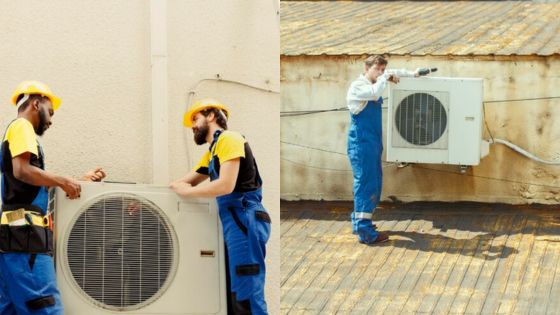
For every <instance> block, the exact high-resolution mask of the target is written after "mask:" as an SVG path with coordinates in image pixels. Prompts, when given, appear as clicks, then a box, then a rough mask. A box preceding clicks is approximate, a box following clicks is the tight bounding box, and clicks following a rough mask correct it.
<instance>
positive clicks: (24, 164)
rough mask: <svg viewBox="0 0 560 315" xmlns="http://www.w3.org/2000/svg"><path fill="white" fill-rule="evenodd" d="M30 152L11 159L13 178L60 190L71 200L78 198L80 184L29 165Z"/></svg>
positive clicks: (33, 184)
mask: <svg viewBox="0 0 560 315" xmlns="http://www.w3.org/2000/svg"><path fill="white" fill-rule="evenodd" d="M31 154H32V153H30V152H24V153H22V154H20V155H18V156H16V157H14V158H13V159H12V165H13V171H14V177H15V178H16V179H18V180H20V181H22V182H24V183H26V184H29V185H32V186H48V187H55V186H56V187H60V188H62V189H63V190H64V191H65V192H66V194H67V195H68V197H70V198H71V199H74V198H78V197H79V196H80V191H81V188H80V184H79V183H78V182H77V181H76V180H74V179H72V178H69V177H64V176H60V175H56V174H53V173H51V172H47V171H44V170H42V169H41V168H39V167H36V166H33V165H31V164H30V163H29V161H30V159H31Z"/></svg>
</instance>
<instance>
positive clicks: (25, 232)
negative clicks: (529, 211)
mask: <svg viewBox="0 0 560 315" xmlns="http://www.w3.org/2000/svg"><path fill="white" fill-rule="evenodd" d="M12 103H13V104H14V105H16V106H17V111H18V114H17V116H18V117H17V119H15V120H13V121H12V122H11V123H10V124H9V126H8V128H7V130H6V133H5V135H4V138H3V141H2V146H1V153H0V155H1V159H0V169H1V171H2V208H1V210H0V218H1V219H0V223H1V224H0V314H63V307H62V303H61V301H60V293H59V291H58V288H57V284H56V275H55V270H54V262H53V258H52V252H53V232H52V230H51V229H52V224H51V220H50V219H51V217H50V215H49V213H48V212H47V205H48V192H47V189H48V187H54V186H58V187H61V188H62V189H63V190H64V191H65V192H66V193H67V194H68V196H69V198H72V199H74V198H79V196H80V184H79V183H78V181H76V180H74V179H72V178H69V177H65V176H60V175H56V174H53V173H51V172H47V171H45V161H44V153H43V149H42V147H41V144H40V143H39V142H38V140H37V136H38V135H39V136H40V135H43V133H44V132H45V131H46V130H47V129H48V128H49V127H50V126H51V125H52V116H53V114H54V110H56V109H57V108H58V107H59V106H60V98H58V97H56V96H55V95H54V94H53V93H52V91H51V89H50V88H49V87H48V86H47V85H46V84H44V83H41V82H38V81H24V82H22V83H20V84H19V85H18V86H17V88H16V90H15V91H14V93H13V96H12ZM104 177H105V173H104V172H103V170H102V169H101V168H97V169H95V170H93V171H90V172H88V173H86V175H85V176H84V177H83V178H82V179H84V180H93V181H100V180H101V179H103V178H104Z"/></svg>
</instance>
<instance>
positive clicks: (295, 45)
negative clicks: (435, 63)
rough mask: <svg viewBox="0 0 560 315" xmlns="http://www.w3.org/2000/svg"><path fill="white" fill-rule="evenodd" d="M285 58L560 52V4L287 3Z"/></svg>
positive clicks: (283, 29) (283, 12)
mask: <svg viewBox="0 0 560 315" xmlns="http://www.w3.org/2000/svg"><path fill="white" fill-rule="evenodd" d="M280 38H281V52H282V55H287V56H295V55H323V54H325V55H361V54H374V53H375V54H382V53H387V54H392V55H408V54H410V55H541V56H549V55H553V54H560V4H559V3H533V2H518V1H504V2H351V1H328V2H316V1H304V2H281V35H280Z"/></svg>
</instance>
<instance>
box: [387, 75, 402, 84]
mask: <svg viewBox="0 0 560 315" xmlns="http://www.w3.org/2000/svg"><path fill="white" fill-rule="evenodd" d="M399 80H400V79H399V77H398V76H396V75H395V74H391V75H389V78H388V79H387V81H389V82H393V83H395V84H396V83H399Z"/></svg>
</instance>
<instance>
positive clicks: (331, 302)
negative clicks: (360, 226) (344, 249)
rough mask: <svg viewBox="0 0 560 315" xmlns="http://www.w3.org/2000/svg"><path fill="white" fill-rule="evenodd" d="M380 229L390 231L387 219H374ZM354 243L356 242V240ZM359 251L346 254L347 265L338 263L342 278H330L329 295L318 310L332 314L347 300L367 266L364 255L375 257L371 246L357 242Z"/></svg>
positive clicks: (327, 288)
mask: <svg viewBox="0 0 560 315" xmlns="http://www.w3.org/2000/svg"><path fill="white" fill-rule="evenodd" d="M376 222H377V225H378V226H379V230H380V231H387V230H389V232H390V231H391V228H392V226H389V225H387V224H386V222H387V221H378V220H376ZM356 243H358V242H357V241H356ZM359 248H360V249H361V251H360V252H350V253H348V256H347V257H349V258H350V264H348V265H347V266H344V265H340V266H339V267H338V270H337V274H340V277H342V279H336V274H335V275H334V276H333V278H334V279H330V280H329V282H328V283H327V285H326V286H325V289H326V290H328V291H330V292H331V294H330V297H329V298H328V300H327V303H326V304H324V306H322V307H320V311H321V313H323V314H334V313H337V312H340V310H339V309H340V307H341V306H342V305H341V304H342V303H343V302H344V301H346V300H347V296H348V295H349V294H350V291H351V290H352V287H353V285H354V283H355V281H356V280H358V278H359V275H361V274H363V272H364V271H365V269H366V267H367V264H366V263H367V262H369V260H365V258H366V257H368V256H369V257H370V259H375V257H371V254H372V253H374V252H375V251H374V250H371V246H367V245H363V244H359ZM358 261H361V262H362V263H361V264H360V265H358V264H357V263H356V262H358Z"/></svg>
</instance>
